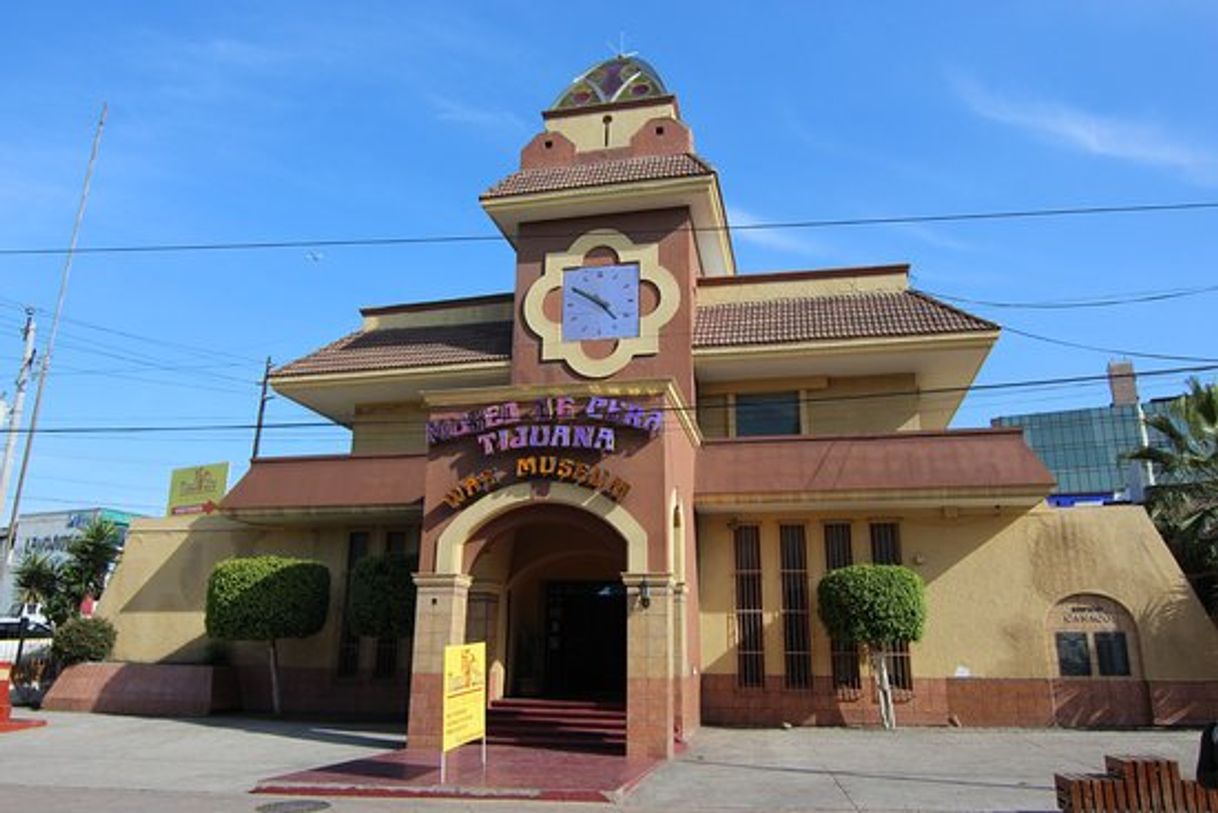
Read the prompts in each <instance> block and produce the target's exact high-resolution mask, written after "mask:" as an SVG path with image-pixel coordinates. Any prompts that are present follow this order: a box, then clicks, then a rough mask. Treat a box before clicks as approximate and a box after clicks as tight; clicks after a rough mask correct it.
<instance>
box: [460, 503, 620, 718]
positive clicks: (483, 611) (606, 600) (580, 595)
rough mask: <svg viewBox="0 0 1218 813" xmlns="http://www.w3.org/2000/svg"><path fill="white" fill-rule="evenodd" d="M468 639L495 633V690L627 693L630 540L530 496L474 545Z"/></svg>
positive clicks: (530, 694)
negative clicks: (534, 501) (625, 581)
mask: <svg viewBox="0 0 1218 813" xmlns="http://www.w3.org/2000/svg"><path fill="white" fill-rule="evenodd" d="M462 564H463V568H464V569H465V570H466V572H467V573H468V574H469V575H470V577H471V578H472V584H471V587H470V594H469V604H468V610H467V613H466V640H485V641H487V644H488V660H489V661H490V663H491V674H492V679H491V691H492V696H493V697H495V698H498V697H502V696H508V697H520V698H548V699H562V700H596V701H605V702H611V703H622V702H624V701H625V690H626V616H627V607H626V590H625V586H624V584H623V582H622V573H623V572H624V571H625V570H626V567H627V550H626V545H625V543H624V540H623V539H622V538H621V536H620V535H619V534H618V533H617V532H616V531H615V530H614V529H613V528H612V527H611V526H609V525H608V524H607V523H606V522H604V521H603V520H601V519H599V518H597V517H595V516H594V515H591V514H589V513H588V512H586V511H584V510H582V509H580V508H575V507H573V506H570V505H563V504H540V505H536V504H535V505H531V506H520V507H516V508H514V509H513V510H511V511H509V512H507V513H504V514H501V515H500V516H498V517H497V518H495V519H494V520H491V521H490V522H488V523H487V524H485V525H484V526H483V527H481V528H480V529H479V530H478V532H477V533H476V534H475V536H474V538H473V539H471V540H470V541H469V542H468V543H467V544H466V548H465V552H464V555H463V563H462Z"/></svg>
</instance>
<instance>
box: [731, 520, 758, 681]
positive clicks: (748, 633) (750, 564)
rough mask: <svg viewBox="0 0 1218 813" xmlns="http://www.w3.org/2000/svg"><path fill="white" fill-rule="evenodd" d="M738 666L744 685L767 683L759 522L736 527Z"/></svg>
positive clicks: (740, 679) (738, 674)
mask: <svg viewBox="0 0 1218 813" xmlns="http://www.w3.org/2000/svg"><path fill="white" fill-rule="evenodd" d="M735 536H736V538H735V543H736V627H737V630H738V641H737V647H736V650H737V670H736V680H737V683H738V684H739V685H740V686H764V685H765V640H764V639H765V623H764V618H763V616H762V608H761V536H760V533H759V531H758V528H757V526H756V525H741V526H739V527H737V528H736V534H735Z"/></svg>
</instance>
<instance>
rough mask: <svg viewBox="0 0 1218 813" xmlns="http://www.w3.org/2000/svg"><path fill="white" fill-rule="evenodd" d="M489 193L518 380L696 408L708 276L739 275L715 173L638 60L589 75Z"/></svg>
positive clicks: (562, 99)
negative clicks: (505, 254)
mask: <svg viewBox="0 0 1218 813" xmlns="http://www.w3.org/2000/svg"><path fill="white" fill-rule="evenodd" d="M542 119H543V121H544V127H545V129H544V130H543V131H542V132H541V133H539V134H537V135H536V136H535V137H534V138H533V139H532V140H531V141H530V142H529V143H528V144H527V145H526V146H525V147H524V149H523V150H522V152H521V156H520V169H519V171H517V172H515V173H513V174H512V175H509V176H508V177H507V178H504V179H503V180H501V181H500V182H499V183H497V184H495V185H494V186H493V187H491V188H490V189H489V190H488V191H487V192H486V193H485V194H483V196H482V205H483V207H484V208H485V209H486V212H487V213H488V214H489V215H490V216H491V218H492V219H493V220H494V221H495V223H496V224H497V225H498V227H499V228H500V230H501V231H502V232H503V234H504V236H505V237H507V239H508V240H509V241H510V242H511V243H512V245H513V247H514V248H515V249H516V257H517V263H516V291H515V309H516V310H515V312H516V319H515V328H514V334H513V338H512V383H513V384H516V385H547V384H550V385H552V384H559V383H565V382H573V381H579V382H595V381H603V380H606V379H613V380H615V381H623V380H630V379H636V380H637V379H648V380H655V379H669V380H671V381H672V382H673V383H674V384H675V386H676V388H677V390H678V391H679V392H680V394H681V396H682V397H683V398H684V399H685V401H686V402H687V403H690V404H692V403H693V400H694V383H693V363H692V356H691V352H690V344H691V337H692V335H693V329H694V301H693V300H694V286H695V285H696V283H697V279H698V278H699V277H704V276H723V275H728V274H734V273H735V266H734V260H733V257H732V251H731V244H730V241H729V239H728V234H727V228H726V225H727V224H726V219H725V216H724V209H723V201H722V196H721V194H720V190H719V183H718V176H717V175H716V173H715V171H714V170H713V169H712V168H711V167H710V165H709V164H707V163H706V162H705V161H703V160H702V159H701V158H700V157H698V156H697V155H696V154H695V153H694V150H693V137H692V134H691V132H690V130H689V128H688V127H687V126H686V124H685V123H684V122H683V121H681V118H680V113H679V110H678V106H677V100H676V98H675V97H674V96H673V95H671V94H670V93H669V92H668V90H667V89H666V88H665V86H664V82H663V80H661V79H660V76H659V74H658V73H656V71H655V70H654V69H653V68H652V67H651V65H649V64H648V63H647V62H645V61H644V60H642V59H639V58H638V57H635V56H625V55H619V56H616V57H614V58H612V59H610V60H608V61H606V62H603V63H600V64H598V65H595V66H593V67H592V68H590V69H589V70H587V71H585V72H584V73H583V74H581V75H580V76H579V77H578V78H577V79H576V80H575V81H574V82H573V83H572V84H571V85H570V86H569V87H567V88H566V89H564V90H563V92H562V93H561V94H560V95H559V96H558V98H557V100H556V101H555V102H554V104H553V106H552V107H551V108H550V109H548V110H546V111H545V112H544V113H543V114H542Z"/></svg>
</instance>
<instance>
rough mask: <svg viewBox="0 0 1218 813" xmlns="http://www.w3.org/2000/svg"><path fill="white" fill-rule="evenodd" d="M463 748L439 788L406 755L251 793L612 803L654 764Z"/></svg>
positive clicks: (424, 766)
mask: <svg viewBox="0 0 1218 813" xmlns="http://www.w3.org/2000/svg"><path fill="white" fill-rule="evenodd" d="M480 752H481V746H480V745H478V744H472V745H467V746H464V747H462V748H459V749H457V750H456V751H453V752H451V753H450V754H449V755H448V769H447V778H446V782H445V784H444V785H441V784H440V766H439V765H438V763H437V761H436V757H435V754H434V752H426V753H421V752H418V751H411V750H410V749H404V750H399V751H388V752H386V753H384V754H378V755H377V756H374V757H368V758H366V759H357V760H353V761H351V762H341V763H338V764H336V765H327V766H325V767H321V768H315V769H313V770H308V771H300V772H298V773H291V774H284V775H283V776H276V777H272V778H270V779H264V780H262V781H261V782H259V783H258V785H257V787H255V788H254V790H253V792H254V793H280V794H291V795H314V796H415V797H418V796H427V797H450V798H452V797H456V798H486V799H533V800H549V801H563V802H616V801H620V800H621V799H622V798H623V797H624V796H625V795H626V794H627V793H629V792H630V791H631V790H632V789H633V788H634V787H635V786H636V785H637V784H638V783H639V782H640V781H641V780H642V779H643V777H644V776H646V775H647V774H648V773H650V772H651V770H652V769H653V768H655V767H656V766H657V765H659V764H660V761H659V760H654V759H637V758H627V757H622V756H613V755H608V754H593V753H579V752H574V751H554V750H548V749H541V748H522V747H519V746H510V745H491V746H488V747H487V765H486V768H485V770H484V769H483V767H482V764H481V754H480Z"/></svg>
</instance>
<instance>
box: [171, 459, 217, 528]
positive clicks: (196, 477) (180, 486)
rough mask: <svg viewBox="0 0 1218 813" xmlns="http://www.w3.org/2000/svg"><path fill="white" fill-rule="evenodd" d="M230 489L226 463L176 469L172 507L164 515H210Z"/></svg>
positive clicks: (173, 475) (172, 479) (172, 488)
mask: <svg viewBox="0 0 1218 813" xmlns="http://www.w3.org/2000/svg"><path fill="white" fill-rule="evenodd" d="M227 490H228V464H227V463H212V464H211V465H208V466H190V467H189V468H185V469H174V470H173V474H171V475H170V477H169V507H168V508H167V509H166V510H165V516H167V517H174V516H178V515H179V514H210V513H211V512H212V511H215V510H216V506H217V505H218V504H219V502H220V500H222V499H224V492H225V491H227Z"/></svg>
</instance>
